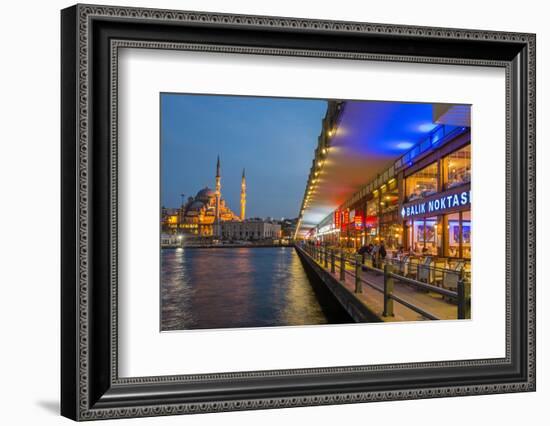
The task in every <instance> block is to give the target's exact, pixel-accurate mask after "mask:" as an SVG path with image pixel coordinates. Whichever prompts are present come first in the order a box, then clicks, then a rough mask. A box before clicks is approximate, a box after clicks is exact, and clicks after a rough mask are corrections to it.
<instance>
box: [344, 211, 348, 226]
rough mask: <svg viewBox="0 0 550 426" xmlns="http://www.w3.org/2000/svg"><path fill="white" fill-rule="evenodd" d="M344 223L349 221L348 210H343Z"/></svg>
mask: <svg viewBox="0 0 550 426" xmlns="http://www.w3.org/2000/svg"><path fill="white" fill-rule="evenodd" d="M343 222H344V224H348V223H349V210H347V209H346V210H344V221H343Z"/></svg>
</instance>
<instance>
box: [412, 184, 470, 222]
mask: <svg viewBox="0 0 550 426" xmlns="http://www.w3.org/2000/svg"><path fill="white" fill-rule="evenodd" d="M471 198H472V195H471V191H469V190H468V191H462V192H455V193H451V194H448V193H447V194H440V195H438V196H436V197H430V198H429V199H427V200H420V201H418V202H416V203H411V204H407V205H404V206H402V207H401V217H403V218H408V217H411V216H418V215H430V214H433V213H439V212H444V211H446V210H450V209H456V208H458V207H464V206H467V205H470V203H471Z"/></svg>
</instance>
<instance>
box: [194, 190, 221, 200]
mask: <svg viewBox="0 0 550 426" xmlns="http://www.w3.org/2000/svg"><path fill="white" fill-rule="evenodd" d="M214 197H216V192H215V191H214V190H213V189H210V188H208V187H205V188H203V189H201V190H200V191H199V192H197V196H196V197H195V199H200V200H208V199H210V198H214Z"/></svg>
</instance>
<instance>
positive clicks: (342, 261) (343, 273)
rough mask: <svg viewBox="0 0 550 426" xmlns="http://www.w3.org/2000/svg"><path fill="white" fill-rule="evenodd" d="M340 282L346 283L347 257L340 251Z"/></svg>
mask: <svg viewBox="0 0 550 426" xmlns="http://www.w3.org/2000/svg"><path fill="white" fill-rule="evenodd" d="M340 281H346V257H345V256H344V250H340Z"/></svg>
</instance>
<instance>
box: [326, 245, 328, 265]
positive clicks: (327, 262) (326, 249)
mask: <svg viewBox="0 0 550 426" xmlns="http://www.w3.org/2000/svg"><path fill="white" fill-rule="evenodd" d="M325 268H327V269H328V248H326V247H325Z"/></svg>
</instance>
